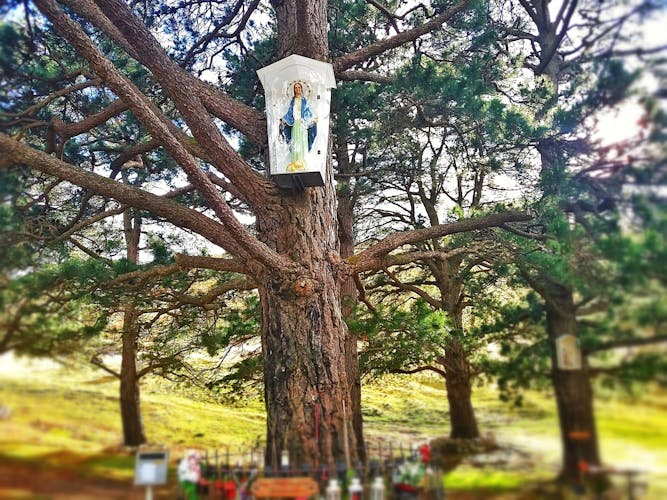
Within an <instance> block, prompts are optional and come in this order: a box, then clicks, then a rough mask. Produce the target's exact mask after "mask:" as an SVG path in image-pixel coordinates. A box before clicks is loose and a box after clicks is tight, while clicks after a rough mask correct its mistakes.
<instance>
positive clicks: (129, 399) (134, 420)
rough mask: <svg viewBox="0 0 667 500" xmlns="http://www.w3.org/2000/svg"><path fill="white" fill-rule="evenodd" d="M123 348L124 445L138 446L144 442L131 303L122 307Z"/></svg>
mask: <svg viewBox="0 0 667 500" xmlns="http://www.w3.org/2000/svg"><path fill="white" fill-rule="evenodd" d="M124 315H125V316H124V318H123V338H122V343H123V349H122V359H121V365H120V415H121V420H122V422H123V443H124V444H125V446H139V445H141V444H143V443H145V442H146V435H145V434H144V425H143V421H142V419H141V407H140V404H139V400H140V399H139V396H140V394H139V377H138V374H137V336H138V332H137V320H138V315H137V312H136V309H135V308H134V306H133V305H131V304H128V305H126V306H125V309H124Z"/></svg>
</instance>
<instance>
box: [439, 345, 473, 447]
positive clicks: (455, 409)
mask: <svg viewBox="0 0 667 500" xmlns="http://www.w3.org/2000/svg"><path fill="white" fill-rule="evenodd" d="M445 365H446V366H445V385H446V387H447V401H448V402H449V419H450V434H449V436H450V437H451V438H458V439H474V438H477V437H479V429H478V427H477V419H476V418H475V410H474V409H473V406H472V376H471V373H470V363H469V361H468V356H467V355H466V352H465V349H464V348H463V345H462V344H461V342H460V341H459V340H458V339H457V338H455V337H450V339H449V340H448V341H447V344H446V346H445Z"/></svg>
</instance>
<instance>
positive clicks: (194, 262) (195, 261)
mask: <svg viewBox="0 0 667 500" xmlns="http://www.w3.org/2000/svg"><path fill="white" fill-rule="evenodd" d="M176 264H178V265H179V267H181V268H182V269H212V270H214V271H229V272H233V273H244V272H245V268H244V266H243V264H242V263H241V262H240V261H238V260H236V259H223V258H220V257H204V256H197V255H184V254H177V255H176Z"/></svg>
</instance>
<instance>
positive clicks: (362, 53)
mask: <svg viewBox="0 0 667 500" xmlns="http://www.w3.org/2000/svg"><path fill="white" fill-rule="evenodd" d="M469 2H470V0H462V1H461V2H459V3H457V4H456V5H454V6H453V7H450V8H449V9H447V10H446V11H444V12H442V13H441V14H439V15H437V16H435V17H434V18H433V19H431V20H430V21H428V22H426V23H424V24H422V25H421V26H417V27H416V28H413V29H411V30H407V31H404V32H402V33H399V34H397V35H394V36H392V37H389V38H385V39H384V40H380V41H379V42H376V43H373V44H371V45H368V46H366V47H364V48H362V49H359V50H356V51H354V52H351V53H349V54H347V55H345V56H342V57H339V58H338V59H336V60H335V61H334V63H333V66H334V72H335V73H336V74H340V73H341V72H343V71H345V70H346V69H349V68H351V67H352V66H354V65H356V64H359V63H361V62H364V61H367V60H369V59H371V58H373V57H375V56H378V55H380V54H382V53H384V52H387V51H388V50H391V49H395V48H396V47H400V46H401V45H403V44H405V43H407V42H411V41H413V40H416V39H417V38H419V37H420V36H422V35H425V34H427V33H430V32H431V31H434V30H436V29H438V28H440V26H442V25H443V24H444V23H446V22H447V21H449V20H450V19H451V18H452V17H454V15H456V14H458V13H459V12H461V11H463V10H465V8H466V7H467V6H468V3H469Z"/></svg>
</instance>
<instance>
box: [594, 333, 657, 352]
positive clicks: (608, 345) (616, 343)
mask: <svg viewBox="0 0 667 500" xmlns="http://www.w3.org/2000/svg"><path fill="white" fill-rule="evenodd" d="M664 342H667V335H655V336H653V337H640V338H630V339H621V340H611V341H609V342H605V343H603V344H599V345H597V346H595V347H592V348H590V349H586V350H584V353H585V354H592V353H594V352H600V351H609V350H610V349H618V348H620V347H637V346H642V345H651V344H660V343H664Z"/></svg>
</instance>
